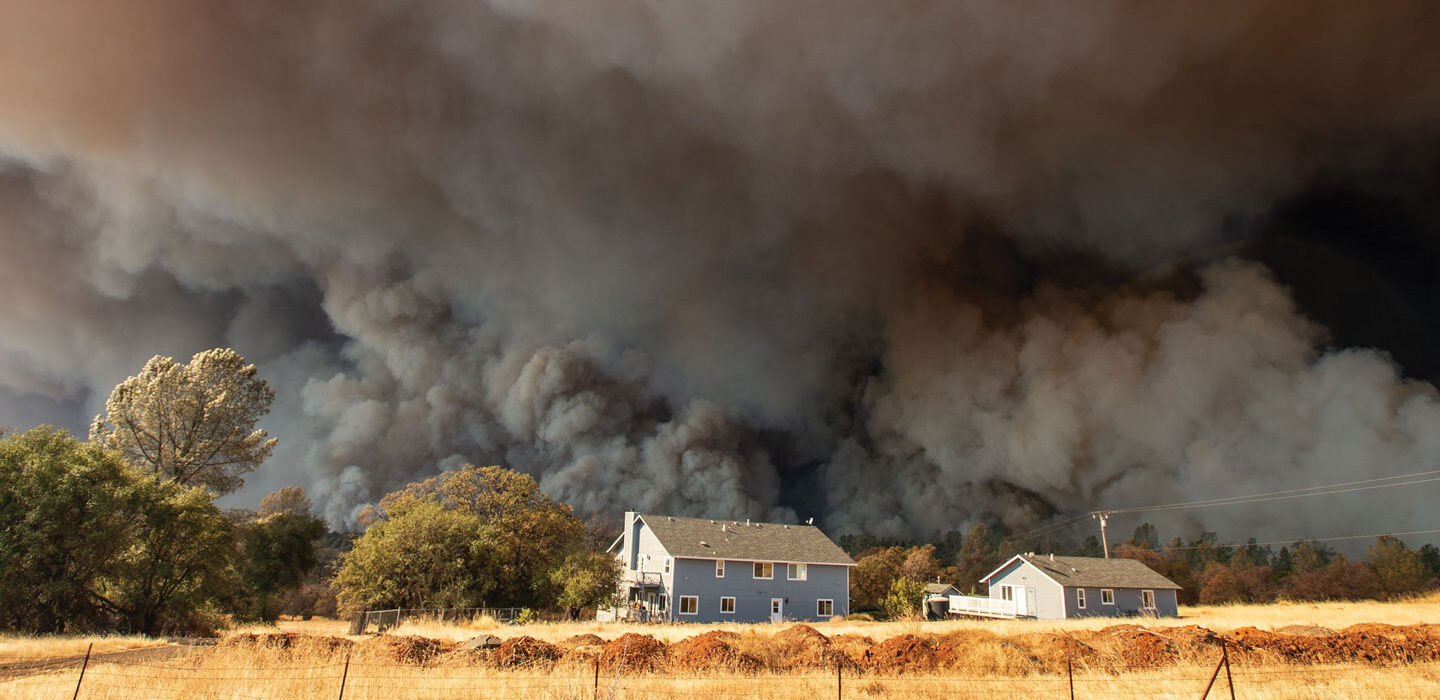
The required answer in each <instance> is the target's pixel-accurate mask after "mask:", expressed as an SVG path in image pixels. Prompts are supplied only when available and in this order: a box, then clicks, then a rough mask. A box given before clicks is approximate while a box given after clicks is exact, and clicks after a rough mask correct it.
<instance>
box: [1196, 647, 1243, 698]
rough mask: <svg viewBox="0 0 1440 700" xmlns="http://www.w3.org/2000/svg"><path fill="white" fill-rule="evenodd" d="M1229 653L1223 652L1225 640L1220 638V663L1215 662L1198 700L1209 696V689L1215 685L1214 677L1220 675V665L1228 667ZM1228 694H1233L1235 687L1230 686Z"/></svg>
mask: <svg viewBox="0 0 1440 700" xmlns="http://www.w3.org/2000/svg"><path fill="white" fill-rule="evenodd" d="M1229 659H1230V655H1229V654H1226V653H1225V640H1223V639H1222V640H1220V663H1217V664H1215V672H1214V673H1212V674H1210V682H1209V683H1206V684H1205V692H1203V693H1201V694H1200V700H1205V698H1208V697H1210V689H1211V688H1213V687H1215V679H1216V678H1219V677H1220V667H1222V666H1224V667H1226V668H1228V667H1229V665H1228V662H1229ZM1230 695H1231V696H1232V697H1233V696H1234V695H1235V688H1233V687H1232V688H1230Z"/></svg>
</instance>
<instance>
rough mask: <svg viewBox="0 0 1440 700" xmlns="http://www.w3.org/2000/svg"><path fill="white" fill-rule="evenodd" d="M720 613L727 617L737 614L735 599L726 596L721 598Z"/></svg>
mask: <svg viewBox="0 0 1440 700" xmlns="http://www.w3.org/2000/svg"><path fill="white" fill-rule="evenodd" d="M720 612H722V613H725V614H726V615H733V614H734V613H735V599H734V598H731V597H730V596H725V597H723V598H721V599H720Z"/></svg>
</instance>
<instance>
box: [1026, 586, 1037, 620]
mask: <svg viewBox="0 0 1440 700" xmlns="http://www.w3.org/2000/svg"><path fill="white" fill-rule="evenodd" d="M1025 609H1026V610H1029V611H1030V613H1029V614H1031V615H1036V613H1037V611H1036V610H1035V589H1034V588H1026V589H1025ZM1037 616H1038V615H1037Z"/></svg>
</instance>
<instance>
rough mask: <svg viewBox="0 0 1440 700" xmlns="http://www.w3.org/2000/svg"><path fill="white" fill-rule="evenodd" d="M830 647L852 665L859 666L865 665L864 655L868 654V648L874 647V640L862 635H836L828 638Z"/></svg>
mask: <svg viewBox="0 0 1440 700" xmlns="http://www.w3.org/2000/svg"><path fill="white" fill-rule="evenodd" d="M830 646H831V648H832V649H834V650H835V651H838V652H840V653H842V654H844V655H845V657H846V658H848V659H849V660H850V661H851V662H852V663H853V664H854V665H856V666H861V665H864V663H865V658H866V654H869V653H870V647H873V646H875V640H873V639H871V638H869V637H866V636H865V635H862V634H837V635H835V636H834V637H831V638H830ZM847 666H848V664H847Z"/></svg>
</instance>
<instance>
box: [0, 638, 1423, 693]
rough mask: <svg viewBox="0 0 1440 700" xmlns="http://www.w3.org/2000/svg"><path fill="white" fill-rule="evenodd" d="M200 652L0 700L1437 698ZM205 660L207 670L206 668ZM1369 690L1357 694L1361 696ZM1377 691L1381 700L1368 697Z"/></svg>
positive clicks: (1090, 677) (1135, 679)
mask: <svg viewBox="0 0 1440 700" xmlns="http://www.w3.org/2000/svg"><path fill="white" fill-rule="evenodd" d="M206 654H207V652H204V651H198V650H197V651H191V652H187V653H181V654H176V655H173V656H171V657H170V658H167V659H165V660H162V661H150V660H143V659H142V660H135V659H128V658H107V656H108V655H107V656H91V655H89V654H88V653H87V656H86V657H85V658H83V659H81V658H68V659H63V660H41V661H35V662H25V663H22V664H7V665H5V666H4V667H3V668H0V696H3V697H15V698H71V699H72V700H79V698H122V699H127V700H128V699H129V698H142V697H143V698H156V699H157V700H160V699H166V698H177V699H178V698H191V697H199V698H220V699H224V700H248V699H250V698H255V699H257V700H258V699H260V698H275V697H306V698H336V699H337V700H345V698H351V699H352V700H364V699H366V698H382V699H384V700H394V699H396V698H406V697H426V698H429V697H434V698H448V697H477V698H522V699H524V698H536V699H539V698H554V699H557V700H558V699H565V700H628V699H632V698H668V697H687V696H695V695H703V696H712V697H714V698H768V697H773V696H777V695H793V696H796V697H819V698H823V697H835V698H837V700H844V699H845V698H856V699H858V698H884V697H891V696H896V697H903V698H954V697H976V698H979V697H985V698H989V697H991V696H993V695H995V694H997V693H1024V694H1025V695H1027V696H1031V697H1049V698H1105V697H1144V696H1149V697H1187V698H1189V697H1196V696H1199V697H1202V698H1205V697H1211V698H1224V697H1230V698H1236V697H1247V696H1262V697H1276V696H1277V692H1280V691H1283V690H1285V689H1290V690H1295V691H1296V694H1297V695H1304V694H1305V693H1307V692H1313V691H1314V690H1315V688H1314V686H1316V685H1317V684H1323V683H1332V684H1334V683H1342V684H1343V683H1350V684H1355V685H1353V686H1345V687H1350V688H1353V690H1351V691H1349V692H1344V691H1342V694H1350V695H1365V694H1382V695H1383V696H1387V697H1434V696H1437V694H1440V663H1436V662H1419V663H1410V664H1394V665H1383V666H1374V665H1359V664H1274V663H1268V664H1261V665H1256V666H1251V667H1247V666H1245V665H1244V664H1242V663H1232V662H1233V661H1234V660H1233V659H1232V657H1231V656H1230V654H1229V653H1228V649H1227V648H1226V647H1225V646H1223V645H1222V646H1221V648H1220V649H1219V650H1218V651H1217V654H1216V661H1215V663H1213V664H1204V665H1198V664H1179V665H1165V666H1163V667H1159V668H1153V669H1136V670H1132V671H1122V672H1112V671H1098V670H1093V669H1084V668H1076V666H1075V665H1074V664H1072V663H1067V664H1066V669H1065V670H1064V671H1062V672H1060V673H1056V672H1055V669H1054V668H1053V667H1051V666H1046V665H1039V664H1037V665H1035V666H1034V667H1015V666H1013V665H1012V666H1010V667H1008V668H1007V669H1006V670H1005V674H1006V675H1000V674H999V673H998V672H997V669H996V668H994V667H992V666H985V665H975V666H964V667H951V668H948V669H945V670H943V671H934V672H922V673H886V672H879V671H867V670H863V669H859V668H855V667H854V666H852V665H847V664H843V663H842V664H838V665H836V666H835V667H834V668H833V669H828V670H827V669H809V670H803V671H792V672H784V673H772V672H764V671H761V672H754V673H731V672H714V673H712V672H708V671H702V672H691V673H665V672H654V673H652V672H644V671H639V670H638V669H632V670H631V671H627V670H626V669H625V668H624V667H623V666H620V667H607V666H605V665H603V664H602V663H601V661H600V659H599V658H598V657H596V658H594V659H593V660H589V661H587V662H586V663H584V664H560V665H555V666H553V667H550V668H545V667H540V666H537V667H530V668H526V667H518V668H511V669H501V668H496V667H494V666H490V665H484V664H478V663H463V664H455V663H446V662H443V661H432V662H428V663H425V664H414V663H405V662H398V661H386V660H381V659H376V658H368V657H359V656H354V655H353V652H345V653H343V654H336V655H335V656H334V657H331V658H330V659H328V660H327V661H325V662H323V663H309V662H306V663H288V664H287V663H272V662H271V661H267V662H266V663H264V664H263V665H254V664H243V663H242V664H238V665H233V666H228V665H223V664H207V663H206V660H207V656H206ZM212 660H213V659H212ZM1366 688H1369V689H1371V690H1370V691H1369V692H1367V691H1366V690H1365V689H1366ZM1376 688H1380V689H1383V693H1375V690H1374V689H1376Z"/></svg>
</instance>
